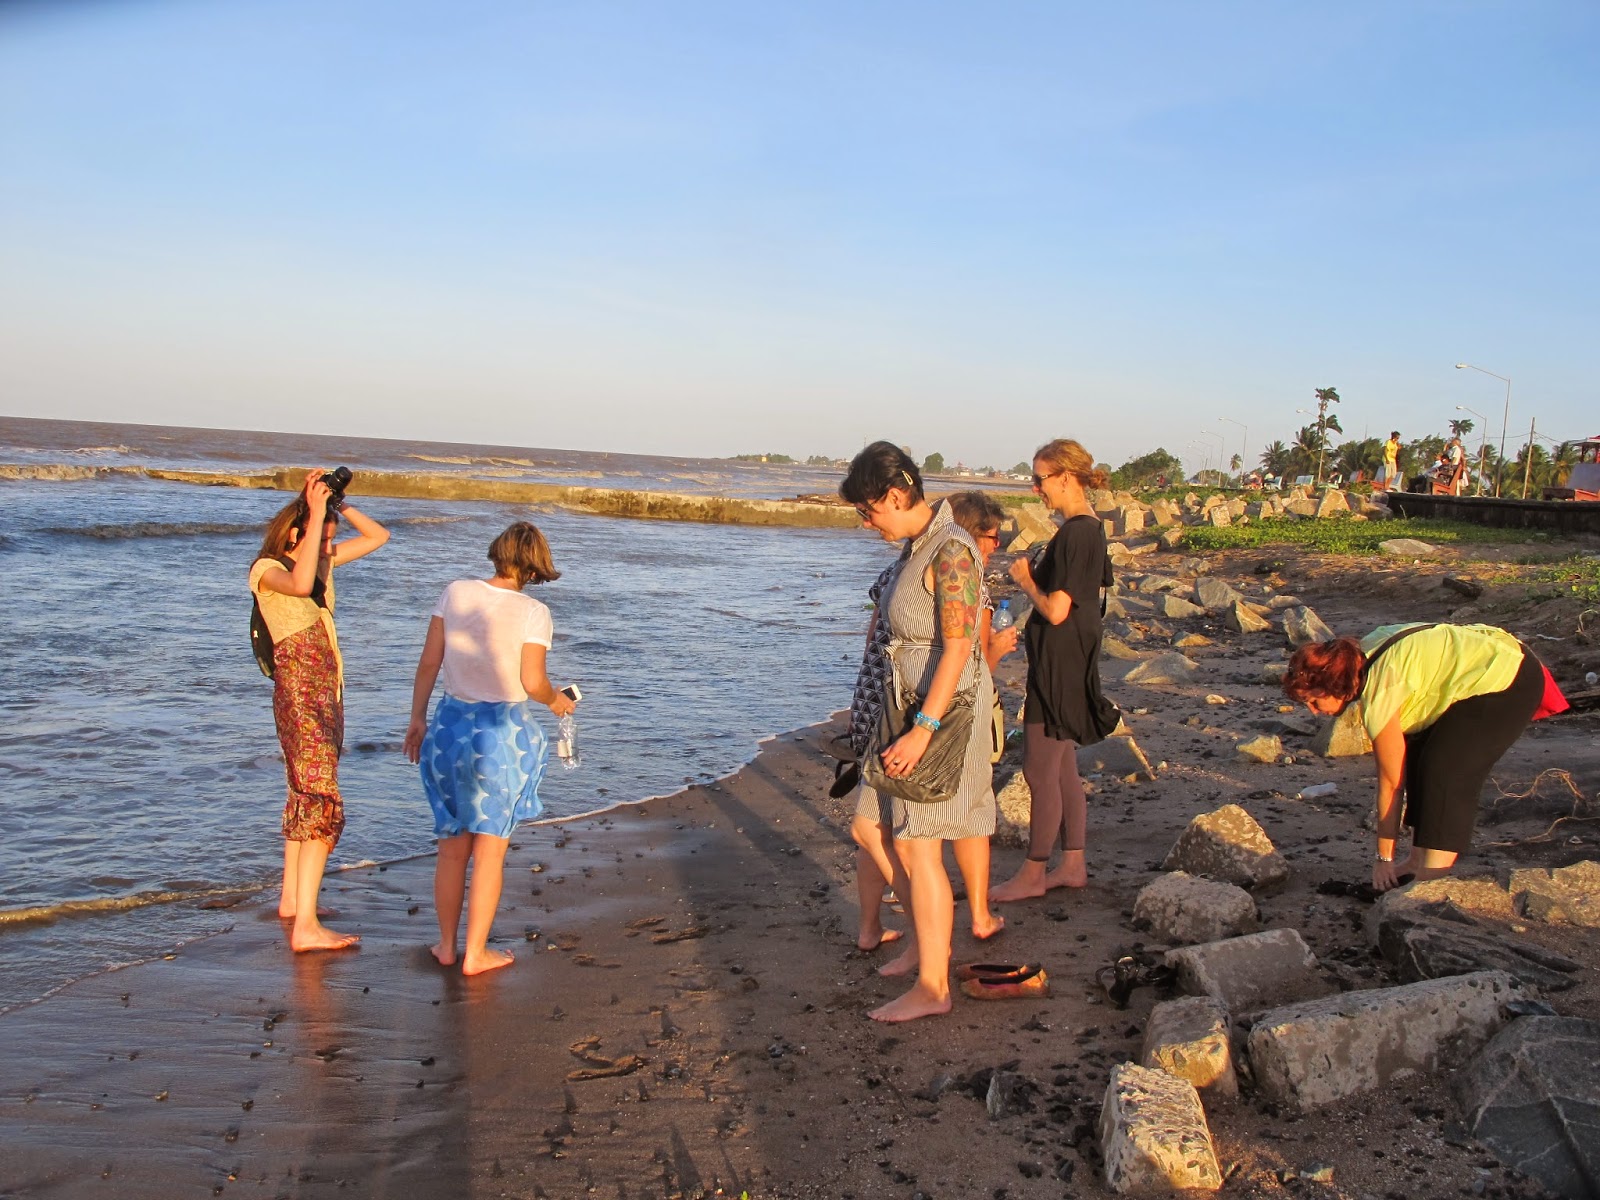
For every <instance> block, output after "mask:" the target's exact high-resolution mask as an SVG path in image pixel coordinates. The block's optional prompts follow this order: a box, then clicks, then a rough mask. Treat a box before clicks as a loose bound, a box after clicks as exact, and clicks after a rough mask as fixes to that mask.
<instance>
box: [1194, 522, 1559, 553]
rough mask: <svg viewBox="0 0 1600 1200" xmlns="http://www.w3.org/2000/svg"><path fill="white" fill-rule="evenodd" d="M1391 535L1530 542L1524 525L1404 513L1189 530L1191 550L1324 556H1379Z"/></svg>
mask: <svg viewBox="0 0 1600 1200" xmlns="http://www.w3.org/2000/svg"><path fill="white" fill-rule="evenodd" d="M1391 538H1417V539H1418V540H1419V541H1424V542H1431V543H1432V544H1434V545H1436V546H1438V545H1451V544H1459V543H1471V542H1477V543H1492V544H1499V545H1521V544H1525V543H1528V542H1530V541H1531V540H1532V539H1530V537H1529V535H1528V533H1527V532H1526V531H1525V530H1521V529H1495V528H1493V527H1491V526H1487V525H1470V524H1468V523H1466V522H1464V521H1428V520H1423V519H1421V518H1417V517H1399V518H1394V519H1391V520H1385V521H1352V520H1351V519H1350V518H1349V517H1348V516H1345V515H1342V514H1341V515H1339V516H1334V517H1324V518H1322V519H1320V520H1306V519H1296V518H1285V517H1267V518H1264V519H1262V520H1259V521H1252V522H1250V524H1248V525H1224V526H1222V527H1221V528H1216V527H1213V526H1210V525H1193V526H1190V527H1189V528H1187V529H1185V530H1184V531H1183V545H1184V548H1185V549H1187V550H1249V549H1252V548H1254V547H1257V546H1303V547H1305V548H1306V549H1307V550H1316V551H1320V552H1321V553H1323V554H1376V553H1378V544H1379V543H1380V542H1387V541H1388V540H1389V539H1391Z"/></svg>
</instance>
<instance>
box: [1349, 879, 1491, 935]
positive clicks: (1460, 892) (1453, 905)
mask: <svg viewBox="0 0 1600 1200" xmlns="http://www.w3.org/2000/svg"><path fill="white" fill-rule="evenodd" d="M1474 913H1476V914H1479V915H1482V916H1487V917H1493V918H1495V919H1497V920H1501V921H1507V922H1509V921H1512V920H1514V919H1515V918H1516V916H1517V910H1516V906H1515V905H1514V904H1513V903H1512V901H1511V893H1510V892H1508V891H1506V889H1505V888H1503V887H1501V886H1500V885H1499V884H1498V883H1496V882H1495V881H1494V880H1492V879H1459V878H1457V877H1456V876H1454V875H1444V876H1441V877H1440V878H1438V879H1424V880H1422V881H1421V882H1420V883H1412V884H1407V885H1406V886H1405V887H1403V888H1395V889H1394V890H1393V891H1389V892H1385V893H1384V894H1383V895H1382V896H1380V897H1379V898H1378V902H1377V903H1376V904H1374V905H1373V906H1372V907H1371V908H1369V909H1368V910H1367V918H1366V924H1367V937H1368V939H1369V940H1370V941H1371V942H1372V944H1373V945H1374V946H1376V945H1377V944H1378V930H1379V928H1380V927H1381V926H1382V924H1383V922H1384V921H1386V920H1388V919H1390V918H1391V917H1392V916H1394V915H1396V914H1411V915H1415V916H1422V917H1440V918H1442V919H1445V920H1455V921H1458V922H1462V923H1466V922H1467V921H1468V914H1474Z"/></svg>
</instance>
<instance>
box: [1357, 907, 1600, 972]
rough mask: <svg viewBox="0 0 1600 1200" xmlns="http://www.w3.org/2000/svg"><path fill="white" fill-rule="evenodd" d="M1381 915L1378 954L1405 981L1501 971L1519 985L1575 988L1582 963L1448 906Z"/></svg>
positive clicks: (1397, 911)
mask: <svg viewBox="0 0 1600 1200" xmlns="http://www.w3.org/2000/svg"><path fill="white" fill-rule="evenodd" d="M1430 908H1431V909H1434V910H1436V911H1433V912H1430V913H1429V914H1427V915H1424V914H1423V913H1421V912H1417V911H1415V910H1396V911H1392V912H1389V913H1385V914H1384V915H1383V917H1382V918H1381V920H1380V921H1379V923H1378V950H1379V952H1380V953H1381V954H1382V955H1383V957H1384V958H1386V959H1388V960H1389V962H1391V963H1393V964H1394V965H1395V967H1396V968H1397V969H1398V970H1399V973H1400V978H1401V979H1402V980H1404V981H1405V982H1407V983H1413V982H1415V981H1417V980H1420V979H1440V978H1443V977H1444V976H1446V975H1470V974H1471V973H1472V972H1474V971H1505V972H1506V973H1507V974H1509V975H1511V976H1512V977H1513V978H1514V979H1516V980H1517V981H1518V982H1519V983H1523V984H1526V985H1528V986H1530V987H1535V988H1538V989H1539V990H1540V991H1545V992H1560V991H1565V990H1566V989H1567V988H1570V987H1572V986H1574V985H1575V984H1576V983H1577V980H1575V979H1573V978H1572V973H1573V972H1575V971H1577V970H1578V969H1579V967H1580V965H1581V964H1579V963H1576V962H1574V961H1573V960H1572V959H1570V958H1567V957H1566V956H1565V955H1561V954H1557V953H1556V952H1555V951H1553V950H1546V949H1545V948H1544V947H1543V946H1537V945H1535V944H1533V943H1532V942H1529V941H1524V940H1523V939H1521V938H1517V937H1514V936H1512V935H1511V934H1510V933H1509V932H1507V931H1506V930H1504V929H1501V928H1499V927H1498V926H1494V925H1489V924H1486V923H1485V922H1482V921H1478V920H1474V919H1473V918H1472V917H1470V916H1468V915H1467V914H1466V913H1464V912H1462V911H1461V910H1459V909H1456V908H1453V907H1451V906H1448V905H1438V906H1430Z"/></svg>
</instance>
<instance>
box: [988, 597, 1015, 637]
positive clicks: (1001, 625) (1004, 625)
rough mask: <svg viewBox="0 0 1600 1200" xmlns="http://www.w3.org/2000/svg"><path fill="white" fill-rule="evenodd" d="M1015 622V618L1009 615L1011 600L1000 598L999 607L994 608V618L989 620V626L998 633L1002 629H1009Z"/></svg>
mask: <svg viewBox="0 0 1600 1200" xmlns="http://www.w3.org/2000/svg"><path fill="white" fill-rule="evenodd" d="M1016 623H1017V619H1016V618H1015V617H1013V616H1012V615H1011V601H1009V600H1002V601H1000V607H999V608H997V609H995V610H994V620H993V621H991V622H990V624H989V628H990V629H992V630H994V631H995V632H996V633H999V632H1000V631H1001V630H1002V629H1010V628H1011V627H1012V626H1013V625H1015V624H1016Z"/></svg>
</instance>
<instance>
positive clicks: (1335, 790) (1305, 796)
mask: <svg viewBox="0 0 1600 1200" xmlns="http://www.w3.org/2000/svg"><path fill="white" fill-rule="evenodd" d="M1338 794H1339V785H1338V784H1337V783H1314V784H1312V785H1311V786H1310V787H1308V788H1306V789H1305V790H1304V791H1302V792H1301V793H1300V794H1299V795H1298V796H1297V797H1296V799H1299V800H1321V799H1322V798H1323V797H1324V796H1337V795H1338Z"/></svg>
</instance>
